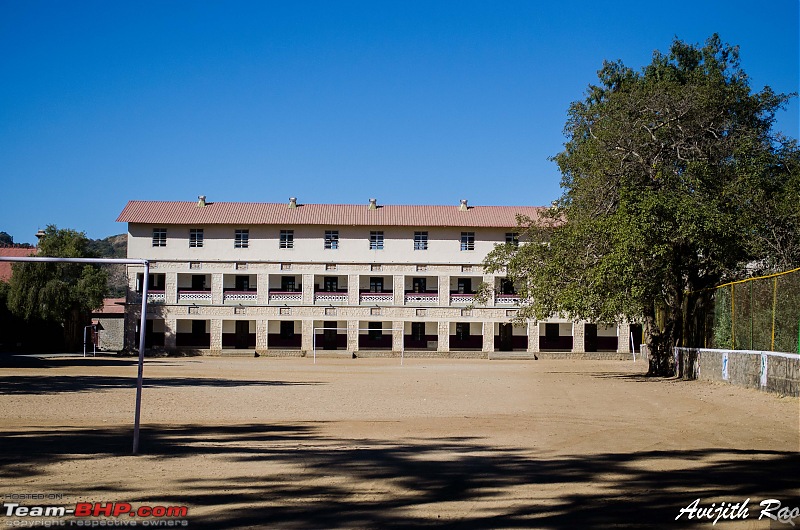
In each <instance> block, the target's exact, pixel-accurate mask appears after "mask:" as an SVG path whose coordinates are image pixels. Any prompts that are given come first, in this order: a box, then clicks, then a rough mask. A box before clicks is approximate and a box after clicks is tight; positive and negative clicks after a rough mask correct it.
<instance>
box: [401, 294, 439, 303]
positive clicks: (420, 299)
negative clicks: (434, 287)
mask: <svg viewBox="0 0 800 530" xmlns="http://www.w3.org/2000/svg"><path fill="white" fill-rule="evenodd" d="M404 302H405V303H406V304H438V303H439V293H437V292H432V293H410V292H409V293H406V294H405V297H404Z"/></svg>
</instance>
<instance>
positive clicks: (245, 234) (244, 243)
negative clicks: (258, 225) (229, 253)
mask: <svg viewBox="0 0 800 530" xmlns="http://www.w3.org/2000/svg"><path fill="white" fill-rule="evenodd" d="M233 237H234V239H233V248H247V247H248V246H250V230H236V231H235V232H234V236H233Z"/></svg>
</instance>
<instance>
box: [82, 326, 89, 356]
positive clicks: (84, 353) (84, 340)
mask: <svg viewBox="0 0 800 530" xmlns="http://www.w3.org/2000/svg"><path fill="white" fill-rule="evenodd" d="M88 327H89V326H83V358H84V359H85V358H86V328H88Z"/></svg>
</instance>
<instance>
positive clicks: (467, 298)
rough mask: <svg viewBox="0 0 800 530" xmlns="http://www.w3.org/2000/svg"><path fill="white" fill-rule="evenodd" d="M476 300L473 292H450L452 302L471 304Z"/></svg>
mask: <svg viewBox="0 0 800 530" xmlns="http://www.w3.org/2000/svg"><path fill="white" fill-rule="evenodd" d="M474 301H475V295H474V294H473V293H450V303H451V304H471V303H473V302H474Z"/></svg>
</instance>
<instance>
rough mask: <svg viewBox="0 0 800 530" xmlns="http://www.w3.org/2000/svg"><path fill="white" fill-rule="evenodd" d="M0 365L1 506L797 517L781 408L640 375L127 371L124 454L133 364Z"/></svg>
mask: <svg viewBox="0 0 800 530" xmlns="http://www.w3.org/2000/svg"><path fill="white" fill-rule="evenodd" d="M10 359H12V358H10V357H7V356H6V357H4V358H3V359H2V362H3V364H0V418H1V419H0V447H1V449H0V484H2V488H0V496H2V497H3V498H4V501H5V502H8V500H9V499H12V498H13V497H11V496H12V495H20V494H23V495H24V494H40V493H41V494H48V495H52V494H59V495H63V500H62V501H61V503H60V504H63V505H71V504H74V503H78V502H84V501H88V502H104V503H105V502H113V501H117V502H128V503H132V504H134V505H136V504H157V505H165V506H183V505H185V506H188V515H187V516H186V517H185V521H188V526H189V527H190V528H381V529H384V528H389V529H391V528H419V527H436V528H439V527H443V528H485V529H494V528H607V527H620V528H661V527H674V528H689V527H694V528H723V529H727V528H771V527H770V521H769V520H767V519H765V518H763V519H762V520H761V521H757V520H756V519H757V516H758V512H759V507H758V503H759V502H761V501H762V500H764V499H769V498H775V499H780V500H781V501H782V502H783V503H784V505H785V506H800V454H799V453H798V451H800V435H799V430H798V422H799V421H800V406H799V405H798V400H797V399H796V398H786V397H779V396H775V395H771V394H765V393H760V392H757V391H754V390H748V389H742V388H735V387H732V386H728V385H722V384H711V383H705V382H697V381H691V382H687V381H676V380H669V379H648V378H645V377H643V372H644V371H645V369H646V367H645V363H643V362H638V363H633V362H630V361H577V360H539V361H486V360H480V361H478V360H431V359H406V360H405V364H404V366H400V363H399V360H398V359H352V360H351V359H346V360H344V359H320V360H319V361H318V364H316V365H314V364H312V360H311V359H307V358H296V359H270V358H244V357H238V358H225V357H222V358H213V357H203V358H198V357H195V358H169V359H154V360H147V361H146V365H145V389H144V394H143V409H142V427H143V430H142V434H141V445H140V452H141V454H140V455H139V456H132V455H131V454H130V452H131V443H132V421H133V410H134V401H135V387H134V385H135V376H136V360H135V359H130V358H121V359H119V358H115V357H98V358H96V359H91V358H90V359H86V360H84V359H75V358H60V359H45V360H38V359H31V358H27V359H24V360H21V359H20V358H13V359H15V360H10ZM698 498H699V499H700V506H711V504H712V503H721V502H730V503H737V502H738V503H741V502H743V501H744V500H745V499H748V498H749V499H751V500H750V515H749V518H748V519H746V520H738V521H733V522H732V521H725V520H721V521H720V522H718V523H717V525H715V526H712V525H711V521H708V520H702V521H698V520H697V519H693V520H688V519H687V517H682V518H681V519H680V520H678V521H677V522H676V521H675V517H676V516H677V515H679V513H680V510H681V508H683V507H687V506H688V505H689V504H690V503H691V502H692V501H694V500H695V499H698ZM22 504H25V502H22ZM29 504H30V503H29ZM56 504H58V503H56ZM131 520H133V519H131ZM12 522H13V521H12V518H9V517H0V523H2V525H4V526H11V524H12ZM67 522H69V521H67ZM117 522H118V523H120V522H124V521H117ZM139 522H140V523H141V522H142V520H140V521H139ZM772 524H773V526H772V528H779V527H781V528H792V527H791V525H788V524H779V523H772ZM795 524H798V525H800V518H798V519H797V520H796V521H795Z"/></svg>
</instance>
